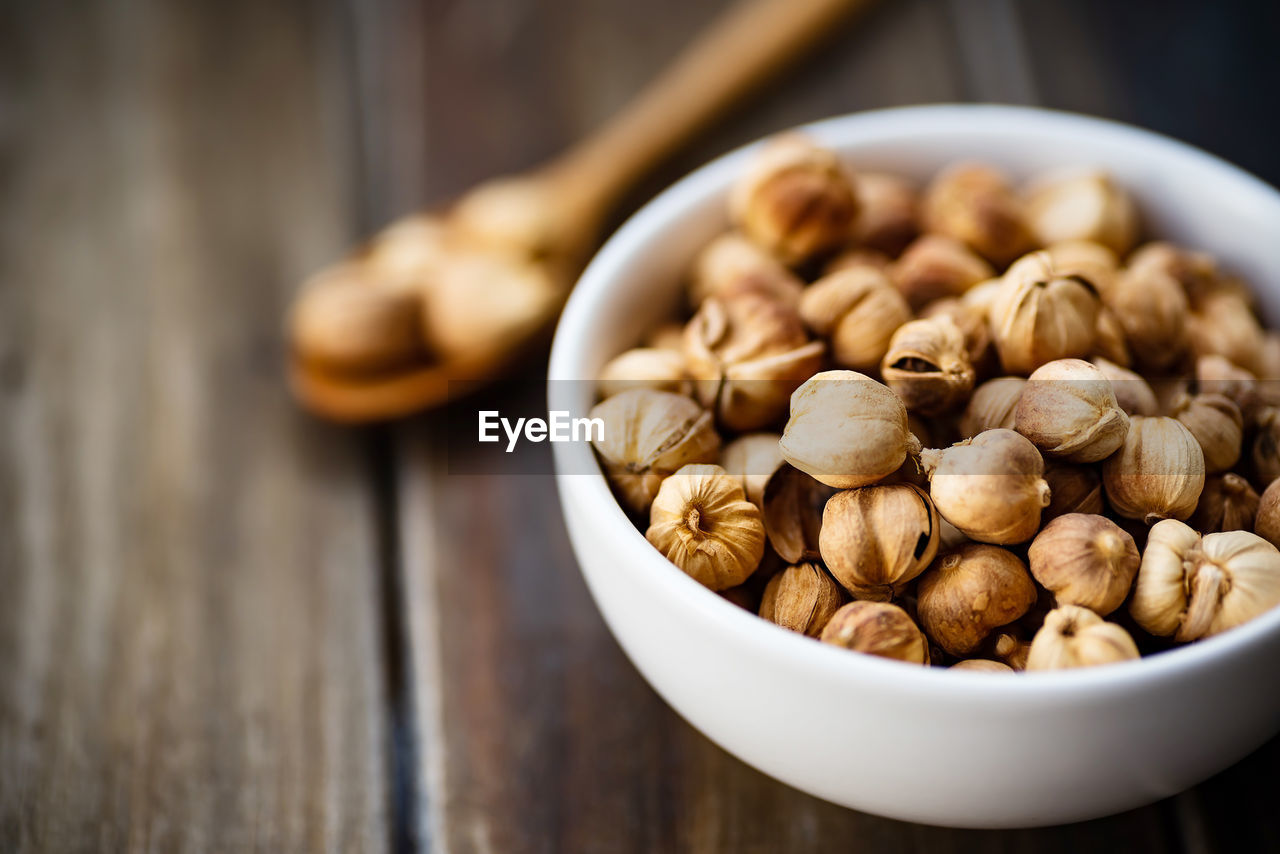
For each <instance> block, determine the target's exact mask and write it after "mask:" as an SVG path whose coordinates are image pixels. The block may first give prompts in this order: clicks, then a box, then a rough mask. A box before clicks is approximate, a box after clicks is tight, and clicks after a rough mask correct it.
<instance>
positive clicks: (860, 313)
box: [800, 267, 911, 371]
mask: <svg viewBox="0 0 1280 854" xmlns="http://www.w3.org/2000/svg"><path fill="white" fill-rule="evenodd" d="M800 317H801V319H803V320H804V322H805V325H806V326H808V327H809V328H810V329H812V330H813V331H814V332H815V333H817V334H818V335H822V336H824V337H826V338H827V339H828V341H829V342H830V345H831V356H832V358H833V359H834V360H835V362H836V364H838V365H840V366H842V367H846V368H852V369H853V370H857V371H873V370H875V369H876V368H878V367H879V366H880V360H881V359H883V358H884V354H885V353H886V352H888V350H889V340H890V339H891V338H892V337H893V333H894V332H895V331H897V329H898V327H899V326H901V325H902V324H904V323H906V322H907V321H909V320H910V319H911V309H910V308H909V307H908V306H907V301H906V300H905V299H903V297H902V294H900V293H899V292H898V290H897V289H896V288H895V287H894V286H893V285H892V284H891V283H890V282H889V280H888V278H886V277H885V275H884V274H883V273H881V272H879V271H877V270H874V269H872V268H870V267H853V268H850V269H846V270H842V271H840V272H837V273H831V274H829V275H826V276H824V277H822V278H821V279H819V280H818V281H816V282H814V283H813V284H812V285H811V286H810V287H808V288H807V289H805V292H804V295H803V296H802V297H801V298H800Z"/></svg>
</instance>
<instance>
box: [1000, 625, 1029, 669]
mask: <svg viewBox="0 0 1280 854" xmlns="http://www.w3.org/2000/svg"><path fill="white" fill-rule="evenodd" d="M992 648H993V649H994V650H995V653H996V658H998V659H1000V660H1001V661H1003V662H1004V663H1005V664H1006V665H1008V667H1009V669H1010V670H1013V671H1015V672H1021V671H1023V670H1026V669H1027V657H1028V656H1029V655H1030V654H1031V641H1029V640H1024V639H1023V638H1022V637H1021V636H1020V634H1018V633H1015V632H1012V631H1003V632H996V633H995V643H994V644H992Z"/></svg>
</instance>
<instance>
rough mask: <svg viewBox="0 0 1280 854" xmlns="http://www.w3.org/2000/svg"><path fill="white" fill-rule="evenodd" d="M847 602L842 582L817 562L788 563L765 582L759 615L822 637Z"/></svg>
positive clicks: (793, 629) (781, 624) (783, 625)
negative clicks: (841, 587) (829, 623)
mask: <svg viewBox="0 0 1280 854" xmlns="http://www.w3.org/2000/svg"><path fill="white" fill-rule="evenodd" d="M844 602H845V596H844V593H843V592H842V591H841V590H840V585H838V584H836V583H835V581H833V580H832V578H831V576H829V575H827V573H826V572H824V571H823V569H822V567H820V566H818V565H817V564H814V563H801V564H797V565H795V566H789V567H787V568H786V569H784V570H782V572H779V573H778V574H777V575H775V576H774V577H773V578H770V579H769V583H768V584H767V585H765V588H764V596H763V597H762V598H761V600H760V616H761V617H763V618H764V619H766V620H768V621H769V622H771V623H777V624H778V625H779V626H782V627H783V628H784V629H791V631H793V632H800V634H802V635H808V636H809V637H811V638H816V637H819V636H820V635H821V634H822V629H823V628H824V627H825V626H826V625H827V623H828V622H830V621H831V617H832V616H833V615H834V614H835V612H836V611H838V610H840V606H841V605H843V604H844Z"/></svg>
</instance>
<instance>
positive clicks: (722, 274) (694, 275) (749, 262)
mask: <svg viewBox="0 0 1280 854" xmlns="http://www.w3.org/2000/svg"><path fill="white" fill-rule="evenodd" d="M803 290H804V283H803V282H802V281H800V279H799V278H798V277H797V276H796V275H795V274H794V273H792V272H791V271H790V270H788V269H787V268H786V267H785V266H783V265H782V263H781V262H779V261H778V259H776V258H774V257H773V256H772V255H770V254H769V253H768V252H766V251H765V250H763V249H761V248H760V247H759V246H757V245H756V244H755V243H752V242H751V241H750V240H748V239H747V238H746V237H743V236H742V235H741V234H739V233H738V232H736V231H730V232H726V233H725V234H722V235H720V236H719V237H717V238H716V239H715V240H712V241H711V242H710V243H708V244H707V245H706V246H705V247H703V249H702V251H701V252H699V253H698V255H697V257H695V258H694V259H693V266H692V267H691V269H690V271H689V304H690V305H692V306H693V307H694V308H697V307H698V306H700V305H702V303H703V301H704V300H705V299H706V298H707V297H720V298H722V299H723V298H728V297H732V296H733V295H734V294H736V293H740V292H742V291H756V292H758V293H761V294H764V295H765V296H768V297H772V298H773V299H775V300H777V301H778V302H781V303H783V304H784V305H789V306H795V305H797V304H798V303H799V301H800V293H801V291H803Z"/></svg>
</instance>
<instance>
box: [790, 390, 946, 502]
mask: <svg viewBox="0 0 1280 854" xmlns="http://www.w3.org/2000/svg"><path fill="white" fill-rule="evenodd" d="M781 445H782V456H783V457H784V458H785V459H786V461H787V462H789V463H791V465H793V466H795V467H796V468H798V469H800V470H801V471H803V472H807V473H808V474H809V475H811V476H812V477H814V478H815V479H817V480H819V481H821V482H822V483H825V484H827V485H828V486H834V487H836V488H837V489H851V488H853V487H855V486H866V485H868V484H871V483H875V482H876V481H878V480H882V479H883V478H885V477H888V476H889V475H891V474H893V473H894V472H895V471H896V470H897V469H898V467H899V466H901V465H902V463H903V461H904V460H905V459H906V458H907V454H908V453H912V454H914V453H917V452H918V451H919V449H920V441H919V440H918V439H916V437H915V436H914V435H912V433H911V430H910V429H909V428H908V426H907V409H906V407H905V406H903V405H902V401H901V400H900V399H899V398H898V396H897V395H896V394H894V393H893V391H891V390H890V389H889V388H888V387H887V386H884V385H881V384H880V383H878V382H876V381H875V380H873V379H871V378H870V377H867V376H864V375H862V374H859V373H856V372H854V371H823V372H822V373H818V374H814V375H813V376H812V377H810V378H809V379H808V381H806V382H805V383H804V385H802V386H800V388H798V389H796V391H795V393H794V394H793V395H792V396H791V419H790V420H789V421H787V426H786V429H785V430H783V432H782V442H781Z"/></svg>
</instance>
